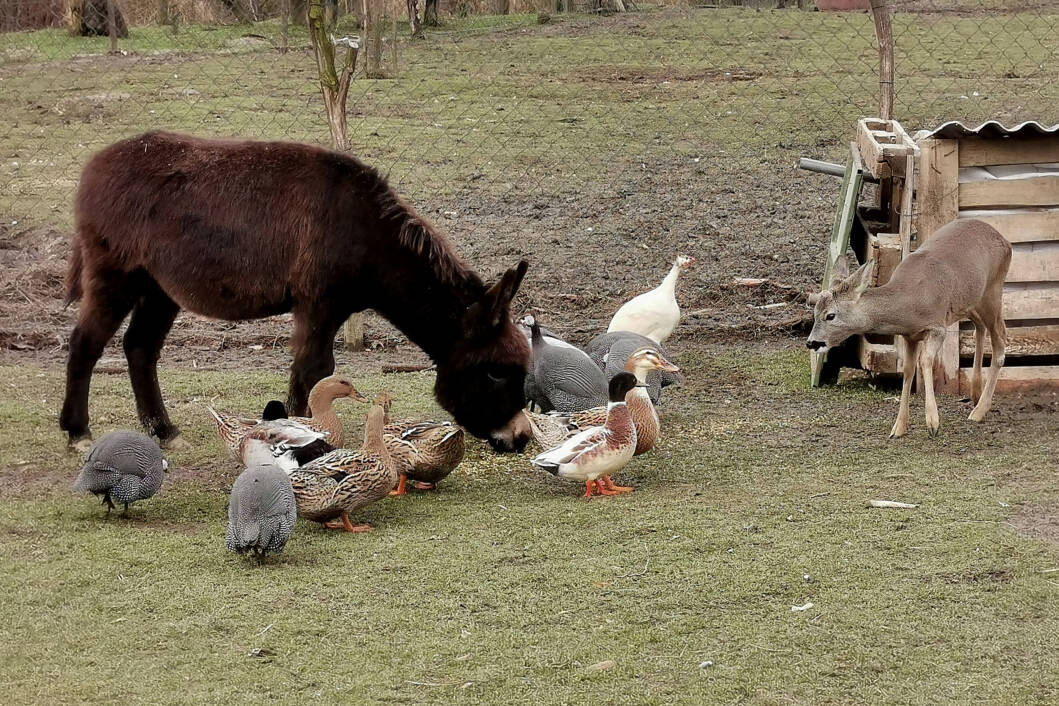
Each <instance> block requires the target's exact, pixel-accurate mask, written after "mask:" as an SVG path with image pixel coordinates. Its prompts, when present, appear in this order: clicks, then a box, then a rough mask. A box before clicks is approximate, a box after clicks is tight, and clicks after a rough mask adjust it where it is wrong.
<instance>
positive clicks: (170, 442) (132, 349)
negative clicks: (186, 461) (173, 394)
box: [123, 284, 181, 448]
mask: <svg viewBox="0 0 1059 706" xmlns="http://www.w3.org/2000/svg"><path fill="white" fill-rule="evenodd" d="M179 311H180V307H179V306H177V304H176V302H174V301H173V300H172V299H170V298H169V297H168V296H167V295H166V294H165V292H163V291H162V290H161V289H160V288H159V287H158V285H156V284H153V285H152V286H151V287H150V288H149V290H148V291H147V293H146V294H144V296H143V297H141V298H140V301H138V302H137V303H136V306H135V308H134V309H133V310H132V320H131V321H129V328H128V330H127V331H125V338H124V341H123V345H124V348H125V358H126V360H128V361H129V379H130V381H131V382H132V391H133V393H134V394H135V395H136V411H137V412H138V413H139V415H140V423H141V424H143V426H144V428H145V429H146V430H147V432H148V433H150V434H154V435H155V436H157V437H158V440H159V441H160V442H161V443H162V445H163V446H166V447H169V448H172V447H174V446H178V445H180V443H181V442H180V440H179V435H180V430H179V429H177V428H176V427H175V426H174V425H173V423H172V422H171V421H169V413H168V412H167V411H166V408H165V402H164V401H163V400H162V390H161V389H160V388H159V386H158V357H159V355H160V354H161V352H162V346H163V344H164V343H165V337H166V335H167V334H168V333H169V329H170V328H172V326H173V321H174V320H175V319H176V316H177V313H178V312H179Z"/></svg>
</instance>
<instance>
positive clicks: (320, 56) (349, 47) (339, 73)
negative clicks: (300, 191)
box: [308, 0, 364, 351]
mask: <svg viewBox="0 0 1059 706" xmlns="http://www.w3.org/2000/svg"><path fill="white" fill-rule="evenodd" d="M308 20H309V37H310V39H311V40H312V45H313V49H314V51H315V53H316V66H317V69H318V70H319V73H320V92H321V93H322V94H323V98H324V107H325V109H326V110H327V123H328V126H329V127H330V128H331V144H332V146H333V147H334V148H335V149H336V150H342V151H345V150H348V149H349V135H348V132H347V130H346V97H347V96H348V95H349V84H350V82H351V81H352V80H353V73H354V72H355V71H356V69H357V53H358V51H359V50H360V43H359V39H357V40H349V39H347V40H346V44H345V46H346V58H345V62H344V63H343V65H342V67H341V70H336V68H335V45H336V42H335V41H334V39H333V38H332V36H331V34H330V32H329V29H330V28H329V27H328V26H326V22H325V13H324V8H323V0H310V1H309V14H308ZM363 317H364V315H363V314H360V313H356V314H353V316H351V317H350V318H349V320H348V321H346V323H345V324H344V325H343V327H342V331H343V333H344V337H345V342H346V348H348V349H350V350H354V351H359V350H361V349H362V348H364V320H363Z"/></svg>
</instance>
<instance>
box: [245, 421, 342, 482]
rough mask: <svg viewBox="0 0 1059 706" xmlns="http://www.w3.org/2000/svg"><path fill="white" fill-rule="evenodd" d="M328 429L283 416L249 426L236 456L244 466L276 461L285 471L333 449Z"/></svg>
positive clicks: (274, 463) (291, 469) (289, 470)
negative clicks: (310, 425)
mask: <svg viewBox="0 0 1059 706" xmlns="http://www.w3.org/2000/svg"><path fill="white" fill-rule="evenodd" d="M327 436H328V435H327V433H326V432H322V431H318V430H316V429H313V428H312V427H309V426H306V425H305V424H302V423H301V422H296V421H294V420H293V419H286V418H283V417H280V418H276V419H269V420H264V421H261V422H259V423H258V424H256V425H254V426H252V427H250V429H248V430H247V432H246V433H245V434H244V435H243V438H242V440H241V441H240V442H239V457H240V458H241V459H242V461H243V465H245V466H246V467H247V468H253V467H255V466H266V465H276V466H279V467H280V468H282V469H283V470H284V471H286V472H287V473H290V472H291V471H293V470H294V469H296V468H298V467H299V466H304V465H305V464H307V463H309V462H310V461H313V460H315V459H317V458H319V457H320V456H323V455H325V454H329V453H331V452H332V451H334V450H335V447H334V446H331V444H329V443H327V441H326V438H327Z"/></svg>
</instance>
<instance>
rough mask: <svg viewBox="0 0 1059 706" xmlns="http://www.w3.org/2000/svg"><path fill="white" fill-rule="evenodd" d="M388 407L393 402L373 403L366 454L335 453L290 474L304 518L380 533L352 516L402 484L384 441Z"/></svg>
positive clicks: (362, 451) (365, 430)
mask: <svg viewBox="0 0 1059 706" xmlns="http://www.w3.org/2000/svg"><path fill="white" fill-rule="evenodd" d="M388 406H389V399H388V397H385V398H382V399H379V400H377V401H376V402H375V403H374V404H372V406H371V410H370V411H369V412H368V420H367V423H366V425H365V427H364V448H363V450H361V451H351V450H349V449H335V450H334V451H332V452H331V453H329V454H325V455H323V456H321V457H320V458H318V459H316V460H314V461H310V462H309V463H307V464H305V465H304V466H301V467H299V468H297V469H295V470H293V471H291V472H290V480H291V486H293V488H294V498H295V500H297V502H298V515H299V516H301V517H304V518H306V519H308V520H313V521H314V522H320V523H322V524H323V525H324V527H327V528H330V529H344V530H345V531H347V532H369V531H371V530H372V529H374V528H373V527H372V526H371V525H369V524H359V525H354V524H352V523H351V522H350V521H349V513H351V512H354V511H355V510H359V509H360V508H362V507H364V506H366V505H369V504H371V503H373V502H375V501H376V500H380V499H382V498H385V497H386V496H387V495H388V494H389V493H390V491H391V490H393V488H394V486H395V485H397V476H398V473H397V464H396V463H395V462H394V460H393V458H392V457H391V456H390V452H389V451H388V450H387V448H386V444H385V443H384V441H383V432H382V430H383V426H384V424H385V420H386V413H387V411H388ZM336 518H338V519H337V520H336Z"/></svg>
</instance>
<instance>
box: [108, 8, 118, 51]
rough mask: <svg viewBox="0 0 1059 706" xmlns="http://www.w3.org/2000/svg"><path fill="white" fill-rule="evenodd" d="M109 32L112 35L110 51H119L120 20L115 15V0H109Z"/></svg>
mask: <svg viewBox="0 0 1059 706" xmlns="http://www.w3.org/2000/svg"><path fill="white" fill-rule="evenodd" d="M107 34H108V35H110V53H111V54H116V53H117V52H118V22H117V20H116V19H115V17H114V0H107Z"/></svg>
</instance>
